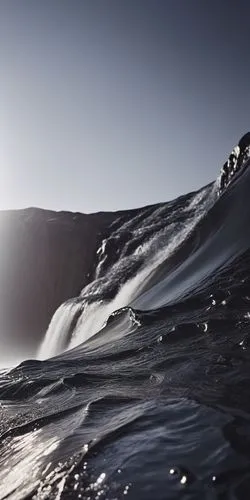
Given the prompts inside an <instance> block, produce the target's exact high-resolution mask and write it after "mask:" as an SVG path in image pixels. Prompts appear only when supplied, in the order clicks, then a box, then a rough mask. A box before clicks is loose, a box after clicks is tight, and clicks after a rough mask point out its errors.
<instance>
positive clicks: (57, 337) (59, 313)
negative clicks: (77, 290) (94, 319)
mask: <svg viewBox="0 0 250 500" xmlns="http://www.w3.org/2000/svg"><path fill="white" fill-rule="evenodd" d="M81 312H82V304H81V303H76V302H73V301H72V302H71V301H70V302H65V303H64V304H62V305H61V306H60V307H59V308H58V309H57V310H56V312H55V314H54V315H53V317H52V319H51V322H50V324H49V327H48V330H47V332H46V334H45V337H44V340H43V342H42V345H41V347H40V349H39V355H38V358H39V359H46V358H48V357H51V356H54V355H56V354H57V353H58V352H61V351H63V350H64V349H65V348H66V346H67V343H68V342H69V339H70V334H71V333H72V331H73V329H74V327H75V324H76V321H77V319H78V317H79V315H80V314H81ZM74 322H75V323H74Z"/></svg>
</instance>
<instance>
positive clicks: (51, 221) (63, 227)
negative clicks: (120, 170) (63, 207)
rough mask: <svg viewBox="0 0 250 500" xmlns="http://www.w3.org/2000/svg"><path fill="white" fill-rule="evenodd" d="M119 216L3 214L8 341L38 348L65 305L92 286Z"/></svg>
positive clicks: (2, 324) (1, 280) (2, 286)
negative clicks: (105, 239)
mask: <svg viewBox="0 0 250 500" xmlns="http://www.w3.org/2000/svg"><path fill="white" fill-rule="evenodd" d="M116 217H117V215H116V214H112V213H105V214H104V213H98V214H90V215H84V214H80V213H70V212H52V211H47V210H41V209H37V208H28V209H24V210H15V211H3V212H0V241H1V258H0V294H1V300H0V313H1V315H0V328H1V330H3V329H4V331H5V335H4V338H5V339H6V337H8V338H9V340H10V342H11V341H12V340H13V341H14V340H15V341H16V340H17V339H19V340H21V342H22V343H24V345H25V343H28V344H31V345H32V347H35V346H37V343H38V341H40V340H41V338H42V336H43V334H44V332H45V330H46V328H47V326H48V323H49V321H50V319H51V316H52V315H53V313H54V311H55V310H56V308H57V307H58V306H59V304H61V303H62V302H64V301H65V300H67V299H68V298H70V297H73V296H76V295H78V294H79V293H80V291H81V289H82V287H83V286H84V285H86V283H87V282H88V274H89V273H91V266H92V264H93V259H94V255H95V252H96V248H97V243H98V240H99V239H100V238H101V234H102V232H103V231H104V230H105V227H107V226H108V225H109V223H110V222H112V221H113V220H114V219H115V218H116ZM6 333H7V334H8V335H6Z"/></svg>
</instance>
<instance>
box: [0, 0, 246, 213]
mask: <svg viewBox="0 0 250 500" xmlns="http://www.w3.org/2000/svg"><path fill="white" fill-rule="evenodd" d="M249 18H250V4H249V1H248V0H237V2H236V1H235V0H233V1H231V0H210V1H209V2H207V0H188V1H187V0H1V1H0V74H1V77H0V105H1V107H0V109H1V113H0V209H9V208H23V207H27V206H39V207H42V208H48V209H55V210H72V211H79V212H87V213H88V212H96V211H102V210H118V209H126V208H133V207H139V206H143V205H147V204H152V203H156V202H161V201H167V200H169V199H173V198H175V197H176V196H178V195H181V194H184V193H187V192H189V191H192V190H196V189H198V188H200V187H201V186H203V185H205V184H207V183H208V182H210V181H212V180H214V179H215V178H216V177H217V175H218V173H219V170H220V168H221V166H222V164H223V163H224V161H225V160H226V158H227V155H228V153H229V152H230V151H231V149H232V147H233V146H234V145H235V144H236V143H237V142H238V139H239V138H240V136H241V135H243V134H244V133H245V132H246V131H248V130H249V129H250V56H249V46H250V30H249Z"/></svg>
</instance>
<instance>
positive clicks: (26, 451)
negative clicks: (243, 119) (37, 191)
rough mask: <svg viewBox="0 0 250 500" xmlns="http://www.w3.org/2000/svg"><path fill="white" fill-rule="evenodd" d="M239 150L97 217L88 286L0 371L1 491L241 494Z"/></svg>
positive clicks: (247, 489) (246, 427) (247, 480)
mask: <svg viewBox="0 0 250 500" xmlns="http://www.w3.org/2000/svg"><path fill="white" fill-rule="evenodd" d="M239 151H240V150H239ZM239 151H238V150H237V157H236V156H235V157H233V160H232V158H231V160H230V161H231V163H230V162H229V163H228V169H229V168H231V170H228V171H226V173H225V172H222V175H221V176H220V178H219V179H218V180H217V181H216V182H214V183H212V184H210V185H208V186H206V187H205V188H202V189H201V190H200V191H198V192H195V193H191V194H188V195H185V196H182V197H180V198H178V199H177V200H174V201H171V202H168V203H161V204H158V205H154V206H150V207H146V208H143V209H141V210H140V211H137V212H135V213H134V215H131V212H128V213H126V212H124V214H123V215H121V216H120V217H119V219H117V220H116V221H115V222H114V223H113V224H111V227H110V230H109V234H108V235H105V237H104V238H103V240H102V241H101V243H100V246H99V248H98V249H97V252H96V256H95V266H94V269H93V278H92V281H91V282H90V283H89V284H88V285H87V286H86V287H85V288H84V289H83V290H82V292H81V294H80V295H79V296H78V297H76V298H74V299H72V300H69V301H67V302H66V303H65V304H62V305H61V306H60V307H59V309H58V310H57V311H56V312H55V314H54V316H53V318H52V319H51V323H50V325H49V327H48V330H47V332H45V335H44V340H43V342H42V345H41V346H40V349H39V351H38V353H37V359H36V360H28V361H25V362H23V363H21V364H20V365H19V366H17V367H15V368H12V369H3V370H2V371H1V373H0V403H1V406H0V411H1V421H0V433H1V440H0V451H1V453H0V498H1V499H7V498H8V499H13V500H19V499H34V500H44V499H55V500H59V499H83V500H87V499H96V500H104V499H108V500H115V499H118V500H120V499H123V498H128V499H129V498H130V499H136V500H138V499H146V500H166V499H182V498H183V499H197V500H198V499H199V500H200V499H201V498H203V499H206V500H208V499H209V500H210V499H211V500H212V499H220V500H225V499H228V500H229V499H230V500H232V499H240V500H243V499H244V500H246V499H247V498H249V495H250V397H249V387H250V232H249V227H250V204H249V192H250V168H249V166H250V165H249V163H250V162H249V159H248V155H243V156H241V157H240V152H239ZM235 154H236V153H235ZM235 158H236V160H235ZM239 158H241V163H239ZM242 158H243V159H242ZM237 162H238V163H237ZM236 167H237V168H236ZM228 172H229V173H228ZM226 174H227V176H226ZM229 174H230V175H229Z"/></svg>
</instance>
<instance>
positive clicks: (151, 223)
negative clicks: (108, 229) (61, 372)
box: [38, 184, 217, 359]
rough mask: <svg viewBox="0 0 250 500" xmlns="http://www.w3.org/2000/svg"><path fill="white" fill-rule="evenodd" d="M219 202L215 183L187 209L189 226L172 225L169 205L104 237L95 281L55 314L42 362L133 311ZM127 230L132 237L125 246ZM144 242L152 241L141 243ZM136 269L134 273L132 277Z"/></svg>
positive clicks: (126, 223) (180, 223) (43, 351)
mask: <svg viewBox="0 0 250 500" xmlns="http://www.w3.org/2000/svg"><path fill="white" fill-rule="evenodd" d="M216 198H217V186H216V184H215V185H213V186H212V187H211V186H209V187H206V188H204V189H203V190H201V191H200V192H198V193H194V194H193V195H192V196H191V197H190V199H189V200H187V202H186V203H185V204H184V205H183V211H184V212H185V214H186V216H187V217H186V219H185V222H184V223H183V221H182V220H179V221H177V222H173V218H174V217H173V215H174V213H175V210H174V208H175V207H174V206H173V207H171V208H172V210H169V207H168V210H166V206H165V205H161V206H159V207H157V208H155V207H154V208H153V210H151V211H150V213H147V215H146V217H144V218H142V217H141V215H139V216H137V217H135V218H134V219H132V220H130V221H126V222H125V223H124V224H123V225H122V226H121V227H119V228H118V230H116V231H115V233H112V234H111V236H110V237H109V239H110V240H111V241H112V243H111V245H109V239H106V238H105V239H104V240H103V241H102V242H101V245H100V247H99V249H98V250H97V256H98V263H97V266H96V271H95V279H94V281H93V282H91V283H90V284H89V285H87V286H86V287H85V288H84V289H83V290H82V293H81V295H80V297H79V298H78V299H77V300H78V302H77V303H76V302H75V299H74V301H72V302H71V301H68V302H67V303H66V304H62V305H61V306H60V307H59V309H58V310H57V311H56V312H55V314H54V316H53V318H52V320H51V323H50V325H49V328H48V330H47V333H46V335H45V339H44V342H43V344H42V346H41V348H40V350H39V353H38V359H44V358H45V357H51V356H54V355H56V354H58V353H60V352H62V351H63V350H65V349H71V348H74V347H75V346H77V345H78V344H81V343H82V342H85V341H86V340H88V339H89V338H90V337H92V336H93V335H94V334H95V333H97V332H98V331H99V330H100V329H101V328H103V327H104V325H105V323H106V321H107V320H108V318H109V316H110V315H111V314H112V313H113V312H114V311H116V310H118V309H121V308H123V307H125V306H128V305H129V304H130V303H131V302H132V301H133V300H134V299H136V297H137V295H138V294H139V293H140V291H141V289H142V288H143V286H145V283H146V281H147V278H148V277H149V276H150V275H151V274H152V273H153V272H154V270H155V269H157V267H158V266H159V265H160V264H161V263H162V262H164V261H165V260H167V259H168V258H169V257H170V256H171V255H172V254H173V253H174V252H175V251H176V249H177V248H178V247H179V246H180V245H181V244H182V243H183V241H184V240H185V239H186V238H187V237H188V235H189V234H190V233H191V232H192V230H193V229H194V227H195V226H196V225H197V224H198V222H199V221H200V219H201V218H202V217H203V216H204V214H205V213H206V212H207V210H208V209H209V208H210V207H211V206H212V204H213V203H214V201H215V200H216ZM170 203H171V202H170ZM157 220H158V221H159V222H158V230H157V224H156V222H157ZM125 231H126V232H127V234H128V237H127V240H125V241H124V234H125ZM131 234H132V235H133V239H134V240H136V239H137V244H136V245H134V246H133V247H132V248H133V249H132V252H131V253H129V250H130V246H131V243H132V240H131V238H130V237H129V236H130V235H131ZM121 235H122V237H121ZM147 235H148V236H147ZM145 238H148V239H147V240H146V242H144V243H143V244H141V241H143V240H144V241H145ZM120 239H122V244H121V245H120V247H118V249H117V255H118V257H117V259H115V260H114V261H113V262H112V260H111V259H110V256H109V248H110V247H112V244H113V242H114V240H116V241H117V242H118V243H119V240H120ZM105 266H106V267H105ZM131 269H132V270H133V273H132V275H131V276H130V274H129V273H131ZM125 277H126V279H124V278H125ZM105 296H106V298H105ZM76 317H77V320H76ZM72 325H74V327H72Z"/></svg>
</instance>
